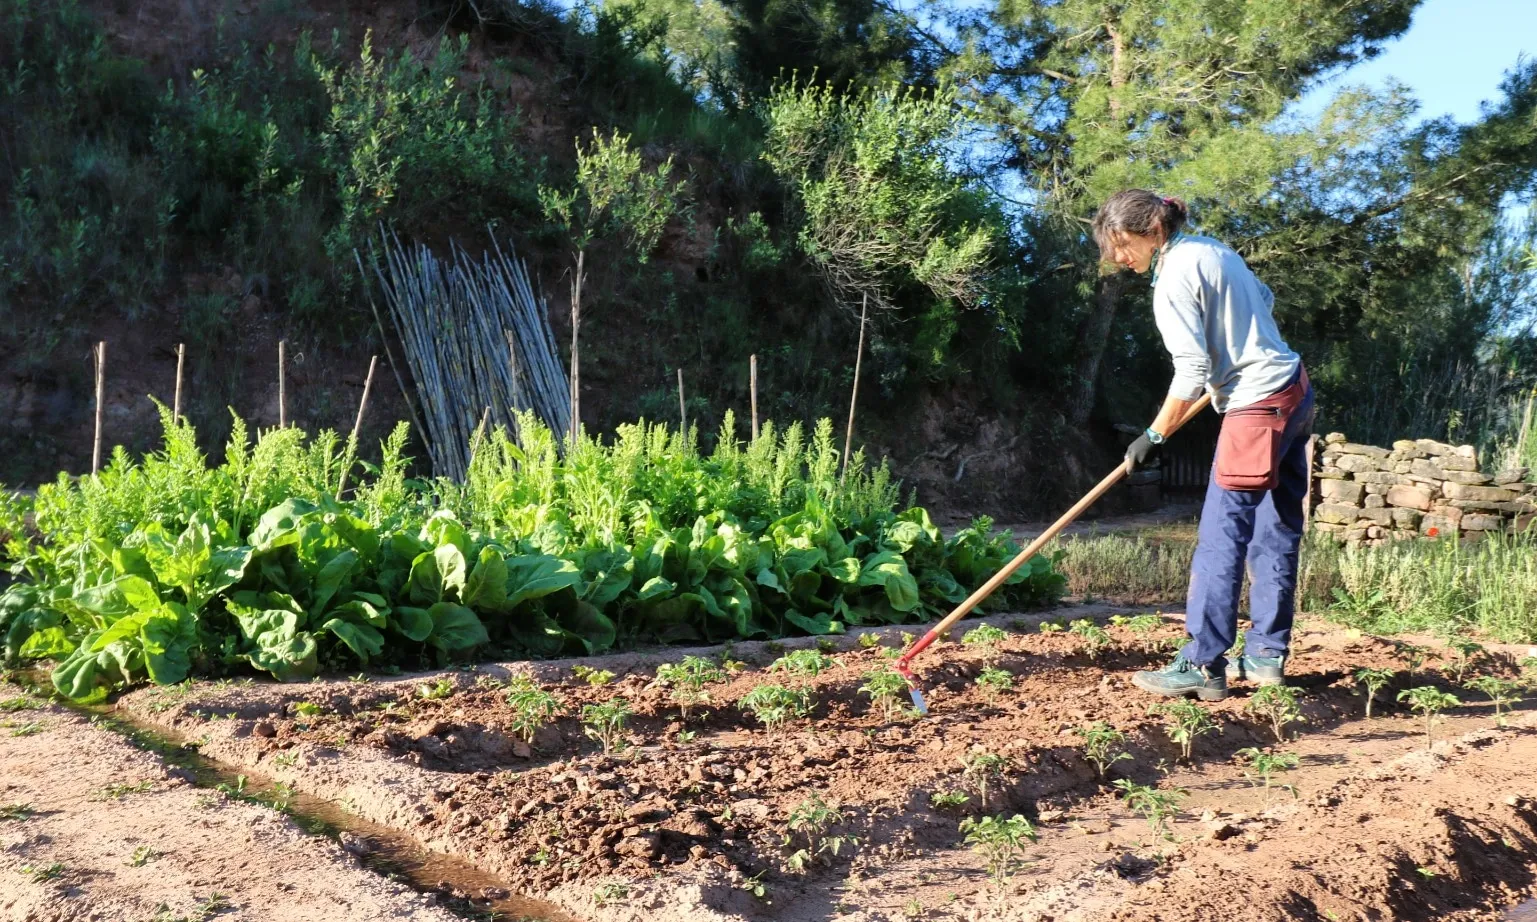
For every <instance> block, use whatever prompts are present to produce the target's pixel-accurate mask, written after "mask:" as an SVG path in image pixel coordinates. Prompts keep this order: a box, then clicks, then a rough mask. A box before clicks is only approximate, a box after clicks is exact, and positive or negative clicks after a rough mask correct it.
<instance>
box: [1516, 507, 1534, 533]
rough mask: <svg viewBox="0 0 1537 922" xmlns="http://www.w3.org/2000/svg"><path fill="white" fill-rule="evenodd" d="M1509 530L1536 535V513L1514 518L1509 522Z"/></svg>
mask: <svg viewBox="0 0 1537 922" xmlns="http://www.w3.org/2000/svg"><path fill="white" fill-rule="evenodd" d="M1510 530H1511V531H1519V532H1534V533H1537V512H1533V513H1528V514H1526V515H1518V516H1516V517H1515V518H1514V519H1512V520H1511V522H1510Z"/></svg>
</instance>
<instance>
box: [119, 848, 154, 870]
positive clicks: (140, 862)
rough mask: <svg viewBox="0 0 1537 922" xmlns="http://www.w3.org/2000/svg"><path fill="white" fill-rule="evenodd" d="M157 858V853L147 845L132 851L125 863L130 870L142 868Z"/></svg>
mask: <svg viewBox="0 0 1537 922" xmlns="http://www.w3.org/2000/svg"><path fill="white" fill-rule="evenodd" d="M159 857H160V853H159V852H157V851H155V850H154V849H153V848H150V847H149V846H148V845H141V846H139V847H138V848H136V849H134V850H133V854H132V855H130V856H129V858H128V861H127V862H125V863H126V864H127V865H128V866H129V867H131V868H142V867H144V866H145V865H146V864H149V863H150V862H151V861H154V860H155V859H156V858H159Z"/></svg>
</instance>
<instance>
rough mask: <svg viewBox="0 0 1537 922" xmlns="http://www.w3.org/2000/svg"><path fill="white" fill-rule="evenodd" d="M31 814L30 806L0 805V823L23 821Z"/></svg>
mask: <svg viewBox="0 0 1537 922" xmlns="http://www.w3.org/2000/svg"><path fill="white" fill-rule="evenodd" d="M32 813H33V810H32V805H31V804H0V822H4V821H6V820H24V819H27V818H28V817H30V816H31V815H32Z"/></svg>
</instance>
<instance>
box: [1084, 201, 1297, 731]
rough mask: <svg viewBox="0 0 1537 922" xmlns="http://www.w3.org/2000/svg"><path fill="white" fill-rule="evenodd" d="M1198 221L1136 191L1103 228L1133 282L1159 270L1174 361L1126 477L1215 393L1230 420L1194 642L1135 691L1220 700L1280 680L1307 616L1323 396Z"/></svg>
mask: <svg viewBox="0 0 1537 922" xmlns="http://www.w3.org/2000/svg"><path fill="white" fill-rule="evenodd" d="M1188 218H1189V215H1188V213H1187V211H1186V208H1185V204H1184V202H1181V201H1179V200H1178V199H1173V198H1164V197H1161V196H1158V195H1156V194H1154V193H1152V192H1148V191H1145V190H1142V189H1128V190H1126V191H1124V192H1118V193H1116V194H1115V195H1113V196H1111V197H1110V199H1109V200H1108V201H1106V202H1105V204H1104V206H1103V207H1102V208H1100V210H1099V213H1098V214H1097V215H1095V216H1094V224H1093V231H1094V240H1095V242H1096V243H1097V244H1099V248H1100V252H1101V254H1102V255H1103V256H1104V257H1105V258H1107V259H1109V260H1110V261H1112V262H1115V263H1117V264H1119V265H1121V266H1124V267H1125V268H1128V269H1131V270H1132V271H1134V272H1138V273H1141V272H1146V271H1148V269H1149V268H1151V269H1152V270H1153V319H1154V320H1155V322H1156V323H1157V325H1158V332H1159V333H1160V334H1161V335H1162V337H1163V342H1164V346H1165V348H1167V349H1168V350H1169V354H1170V355H1171V356H1172V357H1173V359H1174V380H1173V383H1172V384H1170V386H1169V393H1168V396H1167V397H1166V398H1165V399H1164V403H1163V409H1162V410H1161V411H1160V412H1159V413H1158V417H1157V418H1156V419H1154V420H1153V423H1152V425H1150V426H1148V427H1147V429H1146V431H1144V432H1143V433H1142V435H1141V436H1139V437H1138V438H1137V439H1136V441H1134V442H1132V443H1131V445H1130V447H1128V448H1127V449H1126V466H1127V469H1128V471H1130V470H1135V469H1136V468H1138V467H1141V466H1143V465H1144V464H1146V463H1147V462H1148V460H1149V459H1150V457H1151V456H1152V455H1153V454H1154V452H1155V451H1156V449H1157V447H1158V445H1160V444H1161V443H1162V442H1163V439H1164V436H1163V434H1164V433H1166V432H1168V431H1169V430H1170V428H1171V427H1172V425H1173V423H1174V421H1175V420H1179V419H1182V418H1183V417H1184V414H1185V412H1186V411H1187V410H1188V409H1189V408H1190V406H1191V404H1193V403H1194V402H1195V401H1196V400H1197V399H1198V398H1199V397H1200V395H1201V391H1202V389H1203V388H1204V389H1205V390H1207V391H1209V392H1210V393H1211V397H1212V406H1213V407H1214V408H1215V409H1216V411H1217V412H1218V413H1220V414H1222V431H1221V435H1219V436H1218V439H1217V456H1216V460H1215V462H1214V463H1213V465H1212V474H1211V482H1210V483H1209V484H1208V485H1207V488H1206V500H1205V503H1204V505H1203V506H1202V508H1201V524H1200V532H1199V538H1198V542H1197V544H1196V550H1195V559H1194V560H1193V561H1192V562H1191V565H1190V589H1189V595H1188V599H1187V604H1186V609H1185V628H1186V630H1187V632H1188V633H1189V634H1190V638H1191V639H1190V641H1189V642H1188V643H1186V644H1185V646H1184V647H1183V648H1182V649H1181V650H1180V652H1179V653H1178V654H1177V655H1176V656H1175V657H1174V661H1173V662H1172V663H1170V664H1169V665H1167V666H1165V667H1164V668H1162V669H1157V670H1151V671H1146V672H1138V673H1137V674H1136V675H1134V676H1133V677H1132V684H1134V685H1136V686H1137V687H1138V688H1141V689H1143V690H1144V691H1149V692H1152V693H1154V694H1158V695H1168V696H1188V695H1195V696H1196V697H1198V698H1200V699H1201V700H1203V701H1220V700H1222V699H1223V698H1225V697H1227V683H1228V680H1229V679H1234V680H1240V681H1242V680H1254V681H1257V682H1258V683H1259V684H1261V685H1273V684H1278V683H1280V682H1281V681H1282V676H1283V672H1284V669H1285V663H1286V655H1287V649H1288V646H1289V644H1290V641H1291V630H1292V620H1293V617H1294V615H1295V612H1296V609H1295V600H1296V590H1297V552H1298V546H1299V544H1300V543H1301V541H1302V531H1303V526H1304V521H1303V512H1302V504H1303V499H1304V497H1305V495H1306V493H1307V483H1308V471H1307V442H1308V437H1309V435H1311V433H1312V425H1313V389H1312V386H1311V385H1310V384H1309V383H1308V376H1307V371H1306V370H1305V369H1304V368H1303V367H1302V359H1301V357H1299V356H1298V355H1297V353H1296V352H1293V351H1292V350H1291V348H1290V347H1289V346H1287V345H1286V342H1285V340H1283V339H1282V338H1281V334H1280V331H1279V330H1278V329H1277V328H1276V323H1275V317H1274V315H1273V313H1272V305H1273V303H1274V301H1275V298H1274V296H1273V295H1272V294H1271V293H1270V289H1269V288H1267V287H1266V286H1265V283H1264V282H1261V281H1260V280H1259V279H1258V278H1256V277H1255V275H1254V273H1253V272H1252V271H1250V269H1249V267H1248V265H1247V264H1245V263H1244V261H1243V257H1241V256H1239V255H1238V254H1237V253H1236V252H1234V251H1233V250H1232V249H1231V248H1229V247H1227V246H1226V245H1224V244H1222V243H1220V242H1219V241H1217V240H1214V239H1212V238H1210V237H1203V236H1199V235H1196V234H1191V233H1187V232H1186V230H1185V225H1186V222H1187V220H1188ZM1246 563H1247V565H1248V569H1249V572H1250V577H1251V586H1250V592H1249V613H1250V618H1251V620H1252V621H1253V626H1252V627H1251V628H1250V629H1249V631H1248V633H1247V634H1246V635H1245V637H1244V653H1243V655H1242V656H1240V657H1237V658H1235V659H1234V660H1233V661H1232V662H1231V663H1229V662H1228V660H1227V651H1228V650H1229V649H1230V648H1231V647H1232V646H1233V643H1234V641H1235V639H1236V637H1237V633H1238V598H1239V594H1240V592H1241V591H1242V587H1243V579H1244V568H1245V564H1246Z"/></svg>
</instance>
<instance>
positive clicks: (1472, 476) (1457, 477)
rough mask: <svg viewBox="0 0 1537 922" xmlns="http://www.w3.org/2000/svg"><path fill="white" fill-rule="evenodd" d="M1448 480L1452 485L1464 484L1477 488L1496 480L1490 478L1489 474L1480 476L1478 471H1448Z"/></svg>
mask: <svg viewBox="0 0 1537 922" xmlns="http://www.w3.org/2000/svg"><path fill="white" fill-rule="evenodd" d="M1446 479H1447V480H1450V481H1451V482H1452V483H1462V484H1467V485H1468V486H1470V487H1476V486H1478V485H1480V484H1485V483H1488V482H1489V481H1490V480H1493V479H1494V478H1492V477H1490V476H1489V475H1488V474H1480V473H1479V472H1478V471H1453V470H1448V471H1447V472H1446Z"/></svg>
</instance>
